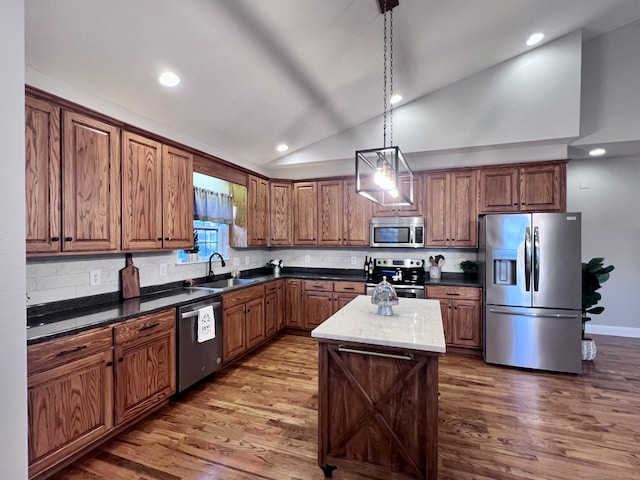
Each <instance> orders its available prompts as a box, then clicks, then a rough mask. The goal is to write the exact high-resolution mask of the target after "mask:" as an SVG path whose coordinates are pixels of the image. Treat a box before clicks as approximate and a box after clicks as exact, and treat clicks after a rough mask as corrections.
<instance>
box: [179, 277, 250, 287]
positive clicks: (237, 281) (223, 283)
mask: <svg viewBox="0 0 640 480" xmlns="http://www.w3.org/2000/svg"><path fill="white" fill-rule="evenodd" d="M251 282H255V279H253V278H225V279H223V280H216V281H214V282H207V283H201V284H199V285H197V286H195V287H191V288H227V287H234V286H236V285H244V284H245V283H251Z"/></svg>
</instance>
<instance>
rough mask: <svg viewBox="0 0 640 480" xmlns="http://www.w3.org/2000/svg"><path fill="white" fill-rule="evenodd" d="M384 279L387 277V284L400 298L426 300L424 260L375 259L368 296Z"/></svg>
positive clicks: (368, 285)
mask: <svg viewBox="0 0 640 480" xmlns="http://www.w3.org/2000/svg"><path fill="white" fill-rule="evenodd" d="M382 277H386V279H387V282H389V283H390V284H391V285H393V288H395V289H396V293H397V294H398V297H404V298H425V295H424V293H425V292H424V282H425V271H424V260H422V259H398V258H376V259H374V260H373V269H372V271H371V273H369V274H368V275H367V295H371V294H372V293H373V290H374V289H375V288H376V285H377V284H378V283H380V282H381V281H382Z"/></svg>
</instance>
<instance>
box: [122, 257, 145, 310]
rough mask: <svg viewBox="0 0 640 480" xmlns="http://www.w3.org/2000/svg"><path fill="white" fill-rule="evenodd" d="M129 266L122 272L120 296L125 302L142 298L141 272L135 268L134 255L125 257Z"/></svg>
mask: <svg viewBox="0 0 640 480" xmlns="http://www.w3.org/2000/svg"><path fill="white" fill-rule="evenodd" d="M125 259H126V262H127V266H126V267H124V268H123V269H122V270H120V288H121V290H120V295H121V297H122V299H123V300H126V299H127V298H134V297H139V296H140V272H139V271H138V268H137V267H134V266H133V255H131V254H130V253H127V254H126V256H125Z"/></svg>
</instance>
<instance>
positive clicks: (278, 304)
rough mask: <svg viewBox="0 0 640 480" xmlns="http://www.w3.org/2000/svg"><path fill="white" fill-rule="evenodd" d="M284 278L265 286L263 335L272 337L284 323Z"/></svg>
mask: <svg viewBox="0 0 640 480" xmlns="http://www.w3.org/2000/svg"><path fill="white" fill-rule="evenodd" d="M284 291H285V283H284V280H275V281H273V282H269V283H267V284H266V286H265V297H264V309H265V335H266V337H267V338H271V337H273V336H274V335H275V334H276V333H278V332H279V331H280V330H281V329H282V328H283V327H284V324H285V314H284V312H285V306H284Z"/></svg>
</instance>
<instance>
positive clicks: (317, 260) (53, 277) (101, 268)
mask: <svg viewBox="0 0 640 480" xmlns="http://www.w3.org/2000/svg"><path fill="white" fill-rule="evenodd" d="M436 255H444V257H445V264H444V266H443V267H442V271H443V272H460V268H459V266H458V264H459V263H460V261H461V260H465V259H469V260H475V259H476V257H477V254H476V251H475V250H450V249H419V250H417V249H380V248H376V249H372V248H349V249H347V248H304V249H301V248H271V249H269V248H263V249H256V248H250V249H249V248H247V249H232V248H229V252H228V254H227V256H226V258H225V262H226V266H225V267H224V268H222V267H221V266H220V262H219V261H214V263H213V271H214V273H215V274H217V275H220V274H225V273H229V272H231V270H232V269H234V268H237V269H239V270H240V271H241V276H242V271H243V270H250V269H254V268H260V267H263V266H264V265H265V264H266V263H267V261H268V260H270V259H275V258H278V259H282V260H283V265H284V269H283V271H284V272H286V268H287V267H303V268H335V269H361V268H362V267H363V264H364V258H365V256H367V257H374V258H383V257H387V258H418V259H420V258H421V259H424V260H425V263H426V265H427V266H428V259H429V256H436ZM176 261H177V254H176V252H175V251H167V252H153V253H133V263H134V265H135V266H136V267H138V269H139V272H140V286H141V287H148V286H152V285H162V284H164V283H171V282H177V281H182V280H186V279H188V278H200V277H204V276H206V274H207V267H208V266H207V263H206V262H205V263H194V264H187V265H180V264H177V263H176ZM124 267H125V254H124V253H119V254H106V255H90V256H77V257H51V258H39V257H38V258H28V259H27V292H26V293H27V306H31V305H38V304H41V303H49V302H55V301H59V300H68V299H73V298H79V297H86V296H91V295H98V294H102V293H112V292H118V291H119V289H120V285H119V278H118V272H119V271H120V270H121V269H122V268H124ZM165 268H166V275H161V273H163V271H164V269H165ZM96 271H98V272H99V274H98V276H99V277H100V285H95V286H92V285H91V276H92V272H94V275H95V272H96ZM94 283H95V282H94Z"/></svg>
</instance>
